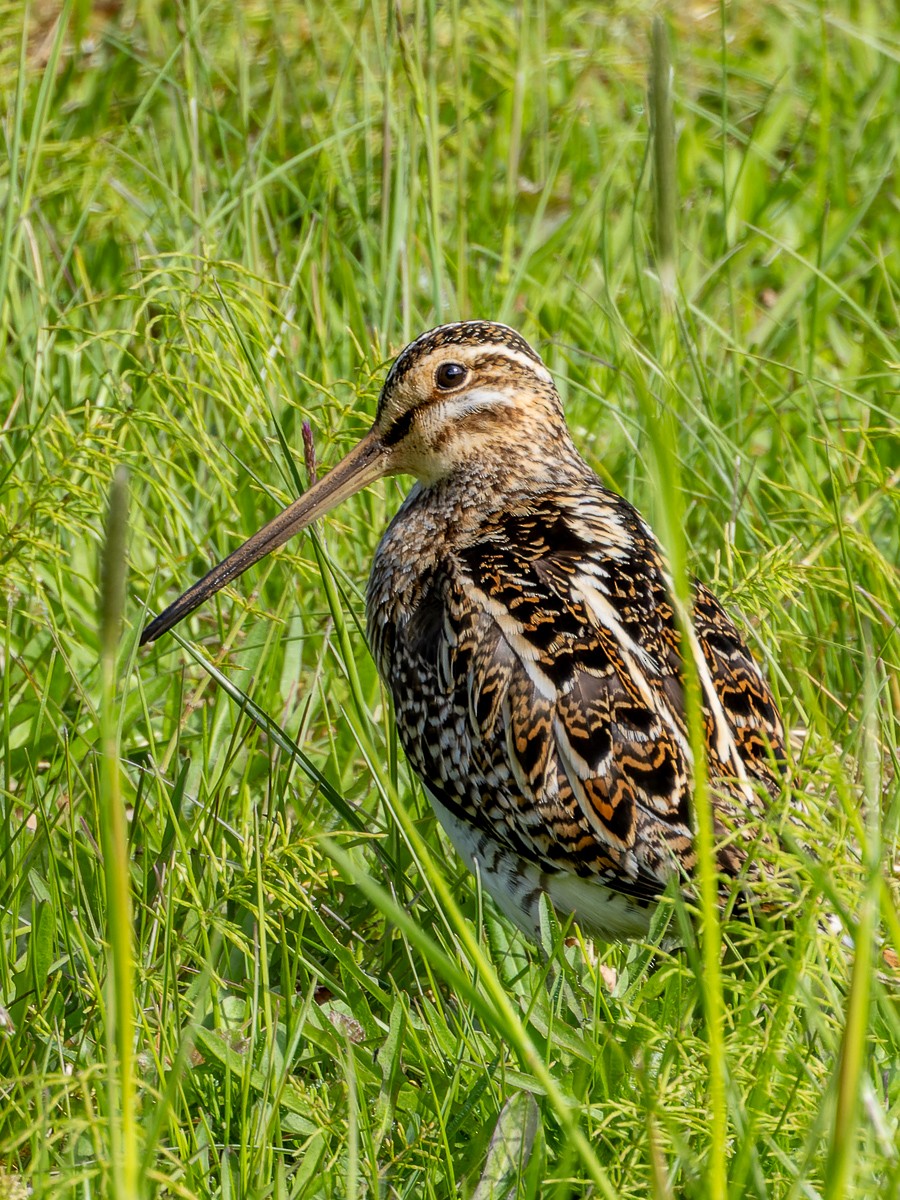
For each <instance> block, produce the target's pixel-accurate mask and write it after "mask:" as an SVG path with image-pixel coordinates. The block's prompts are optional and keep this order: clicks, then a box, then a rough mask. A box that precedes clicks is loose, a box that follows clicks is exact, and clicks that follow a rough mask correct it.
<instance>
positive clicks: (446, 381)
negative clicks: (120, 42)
mask: <svg viewBox="0 0 900 1200" xmlns="http://www.w3.org/2000/svg"><path fill="white" fill-rule="evenodd" d="M466 375H468V371H467V370H466V368H465V367H464V366H463V365H462V363H455V362H445V363H441V365H440V366H439V367H438V369H437V370H436V371H435V373H434V381H435V383H436V384H437V385H438V387H439V388H444V390H446V391H449V390H450V389H451V388H455V387H459V385H460V384H461V383H462V381H463V380H464V379H465V377H466Z"/></svg>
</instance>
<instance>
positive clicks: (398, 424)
mask: <svg viewBox="0 0 900 1200" xmlns="http://www.w3.org/2000/svg"><path fill="white" fill-rule="evenodd" d="M418 411H419V410H418V409H417V408H411V409H409V411H408V412H405V413H404V414H403V416H402V417H398V418H397V420H396V421H395V422H394V423H393V425H392V426H391V427H390V429H389V430H388V431H387V433H386V434H385V435H384V437H383V438H382V439H381V440H382V441H383V443H384V444H385V446H396V445H397V443H398V442H402V441H403V439H404V438H405V437H406V435H407V434H408V433H409V430H410V427H411V425H412V423H413V417H414V416H415V415H416V413H417V412H418Z"/></svg>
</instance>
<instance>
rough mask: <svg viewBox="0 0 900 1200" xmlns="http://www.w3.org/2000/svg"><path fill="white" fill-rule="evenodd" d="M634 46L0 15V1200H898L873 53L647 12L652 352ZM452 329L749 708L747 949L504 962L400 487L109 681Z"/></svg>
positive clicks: (789, 8)
mask: <svg viewBox="0 0 900 1200" xmlns="http://www.w3.org/2000/svg"><path fill="white" fill-rule="evenodd" d="M656 11H657V6H654V5H651V4H650V3H637V4H635V3H624V2H623V3H609V4H599V5H598V4H588V3H575V4H572V3H569V2H567V0H523V3H521V4H517V5H509V4H504V3H501V2H500V0H475V2H473V3H466V4H463V3H460V2H459V0H452V2H449V3H445V4H444V3H442V4H439V3H437V2H436V0H403V3H400V4H398V5H396V6H395V5H393V4H389V5H380V4H372V3H368V2H360V0H327V2H325V0H323V2H322V3H312V4H293V3H283V4H266V3H263V2H261V0H247V2H246V3H240V4H226V3H224V0H210V2H208V3H205V4H203V3H200V2H199V0H182V2H180V3H165V2H157V0H141V2H140V3H138V2H137V0H126V3H124V4H119V3H109V4H106V5H99V6H95V7H93V8H92V7H91V6H90V5H88V4H85V3H80V2H79V3H73V2H71V0H69V2H67V3H65V4H64V5H63V6H62V17H61V19H60V21H59V22H56V21H55V17H56V11H55V7H54V6H51V5H48V4H42V3H35V4H33V5H31V6H30V8H29V10H28V11H27V12H26V10H25V8H24V7H23V6H22V5H21V4H20V3H17V2H14V3H4V4H0V129H2V138H3V149H4V153H3V156H2V162H0V198H2V199H0V561H2V570H3V580H2V585H3V586H2V593H0V603H2V609H0V612H2V616H0V670H2V684H0V686H2V710H0V1001H2V1004H3V1006H4V1007H3V1009H2V1010H0V1197H5V1196H22V1195H25V1194H26V1189H27V1188H31V1189H33V1191H34V1194H35V1195H36V1196H54V1197H55V1196H68V1195H73V1196H74V1195H76V1194H78V1195H79V1196H83V1197H93V1196H118V1197H126V1196H127V1197H129V1200H130V1197H133V1196H154V1195H157V1196H173V1197H174V1196H178V1197H194V1196H197V1197H207V1196H209V1197H222V1198H223V1200H226V1198H228V1197H248V1198H249V1197H253V1198H257V1197H258V1198H263V1197H269V1196H273V1197H279V1198H280V1197H291V1198H296V1200H312V1198H318V1197H323V1198H324V1197H328V1198H332V1197H333V1198H335V1200H355V1198H357V1197H385V1198H395V1197H396V1198H400V1197H404V1198H409V1200H420V1198H421V1200H441V1198H445V1197H448V1198H449V1197H457V1196H461V1197H466V1198H473V1200H489V1198H493V1200H500V1198H501V1197H508V1196H509V1197H512V1196H515V1197H522V1198H525V1197H533V1198H536V1197H541V1198H546V1200H564V1198H569V1197H571V1198H572V1200H574V1198H576V1197H587V1196H606V1197H622V1198H630V1197H633V1198H634V1200H638V1198H640V1200H644V1198H645V1197H648V1196H652V1197H655V1198H657V1200H662V1198H665V1197H691V1198H697V1200H700V1198H701V1197H702V1198H704V1200H705V1198H707V1197H712V1198H714V1200H725V1198H726V1197H728V1198H730V1200H738V1198H740V1197H753V1198H756V1200H774V1198H776V1197H777V1198H785V1200H787V1198H792V1200H793V1198H795V1197H796V1198H800V1197H803V1198H818V1197H823V1198H829V1200H837V1198H838V1197H848V1198H849V1197H857V1198H859V1200H873V1198H874V1197H894V1196H898V1195H900V1149H898V1128H900V1007H898V985H897V982H896V977H895V976H893V975H892V972H891V968H890V964H889V962H888V961H886V958H885V950H887V951H888V954H887V958H888V959H889V958H890V953H889V952H890V950H891V948H893V949H894V950H896V949H898V948H900V916H898V895H900V889H898V878H897V870H896V863H897V846H898V819H900V785H898V770H897V767H898V754H897V729H898V725H897V715H898V711H900V683H898V680H900V674H898V662H900V641H898V631H897V622H898V613H900V602H898V600H900V586H898V574H897V567H898V562H900V532H898V530H900V512H898V486H897V485H898V479H900V441H898V436H897V413H898V409H900V404H898V382H900V346H898V334H900V260H898V240H900V237H898V235H900V200H898V190H897V166H898V155H900V120H898V117H897V114H898V112H900V22H898V20H897V17H896V14H895V13H894V11H893V6H892V5H890V4H883V3H878V2H877V0H854V2H853V3H852V4H847V5H841V6H831V7H829V6H827V5H822V4H815V3H812V0H809V2H806V0H774V2H771V3H760V4H757V5H740V6H739V5H728V4H722V5H721V6H716V5H708V6H704V5H700V4H693V3H691V4H678V5H673V6H672V11H671V12H670V13H668V14H666V28H667V30H668V39H669V43H670V45H671V52H672V59H673V64H674V76H673V92H672V97H673V98H672V104H673V113H674V129H675V137H676V143H675V158H674V178H673V179H672V180H670V181H669V183H668V184H667V187H668V189H669V190H668V196H669V198H670V199H672V198H674V197H676V196H677V203H676V205H675V208H676V215H677V230H676V234H675V240H674V245H673V250H672V254H671V263H672V274H673V279H674V291H673V299H672V301H671V303H669V302H667V301H666V300H665V297H664V295H663V292H662V289H661V286H660V279H659V272H658V270H657V260H656V257H655V255H654V245H655V244H656V242H655V239H656V233H655V230H656V225H655V217H654V211H655V210H654V171H653V158H652V155H651V143H650V123H649V117H648V104H647V97H648V77H649V73H650V60H651V50H650V47H651V27H652V19H653V15H654V13H655V12H656ZM475 316H479V317H486V318H491V319H497V320H502V321H506V322H509V323H511V324H513V325H515V326H516V327H517V328H518V329H520V330H521V331H522V333H523V334H524V335H525V336H526V337H528V338H529V339H530V340H531V341H532V342H533V343H534V344H535V345H536V346H537V348H538V349H539V350H540V351H541V353H542V354H543V356H544V358H545V361H546V362H547V364H548V366H550V368H551V369H552V370H553V372H554V374H555V376H556V378H557V380H558V382H559V385H560V389H561V393H562V396H563V400H564V402H565V405H566V409H567V412H568V415H569V418H570V422H571V425H572V429H573V432H574V435H575V438H576V441H577V442H578V444H579V446H580V448H581V449H582V451H583V453H584V454H585V456H586V457H587V458H588V460H589V461H590V462H591V463H592V464H593V465H594V466H595V467H596V469H597V471H598V472H599V473H600V475H601V477H602V478H603V479H604V480H605V481H607V482H608V483H609V484H610V485H611V486H614V487H615V488H617V489H618V490H620V491H621V492H623V493H624V494H625V495H627V496H628V497H629V498H630V499H631V500H633V501H634V502H635V503H636V504H637V505H638V506H639V507H640V508H641V509H642V511H643V512H644V513H645V514H646V515H647V516H648V518H650V519H651V521H652V522H653V523H654V524H655V525H656V526H657V528H658V529H659V530H660V533H661V534H662V536H663V537H664V539H665V540H666V543H667V545H668V547H669V550H670V552H672V553H673V554H674V555H675V557H676V558H678V557H679V556H680V553H681V549H682V548H683V547H686V548H687V555H688V563H689V566H690V569H691V570H692V571H696V573H697V574H698V575H699V576H700V577H701V578H703V579H704V580H706V581H707V582H708V583H710V584H711V585H712V586H713V587H714V588H715V589H716V590H717V591H718V592H719V594H720V595H721V596H722V598H723V599H724V600H725V601H726V603H727V605H728V607H729V608H730V610H731V611H732V612H733V613H734V614H736V615H737V616H738V617H739V619H740V621H741V622H742V625H743V627H744V628H745V630H746V631H747V636H748V638H749V640H750V642H751V644H752V646H753V649H754V652H755V653H756V654H757V656H758V657H759V659H760V661H761V662H762V663H763V664H764V665H765V669H766V672H767V674H768V678H769V679H770V681H771V684H772V687H773V689H774V691H775V693H776V695H777V698H778V701H779V703H780V705H781V709H782V712H783V713H784V716H785V720H786V723H787V725H788V727H789V728H790V730H791V767H790V778H789V780H788V781H787V783H786V786H785V793H784V796H783V797H782V798H781V799H780V801H779V802H778V803H777V804H776V806H775V809H774V811H773V815H772V826H773V829H775V830H777V831H778V832H780V833H781V834H783V837H782V839H781V842H780V846H779V848H778V849H777V850H773V851H772V852H771V853H772V858H773V861H772V864H771V870H772V873H773V877H774V882H773V885H772V886H773V889H774V890H773V895H776V896H777V898H778V899H777V903H776V904H774V905H771V906H769V909H768V910H760V911H759V912H754V913H750V914H749V915H745V916H743V917H740V918H739V917H737V916H735V915H732V914H730V913H726V914H725V916H724V918H723V920H722V922H721V924H720V923H719V921H718V920H717V919H713V918H712V916H711V914H710V913H708V912H701V913H700V915H699V917H697V919H695V920H693V921H692V920H691V919H690V912H689V911H688V910H689V908H690V905H685V904H684V903H681V902H678V903H676V902H675V901H674V900H672V899H671V898H670V901H669V902H668V903H667V904H666V905H665V906H664V912H663V916H662V919H661V921H660V923H659V927H658V928H656V929H655V930H654V937H653V938H652V939H651V941H650V942H649V943H648V944H647V945H634V946H619V945H617V946H603V945H597V946H593V947H592V946H590V945H589V944H586V943H585V942H584V940H583V939H582V938H581V937H580V936H579V935H578V933H577V931H567V930H566V929H560V927H559V925H558V923H557V922H556V920H555V918H554V916H553V914H552V913H550V912H549V911H548V912H547V914H546V915H547V920H546V929H545V937H544V945H543V946H542V947H540V948H537V949H535V948H531V947H528V946H527V945H525V944H524V943H523V942H522V941H521V940H520V939H519V938H518V937H517V936H515V935H514V934H513V932H512V930H511V929H510V928H509V927H508V926H507V925H506V924H505V923H504V922H503V921H502V920H500V919H499V918H498V917H497V916H496V914H495V913H494V911H493V909H492V908H491V905H490V903H489V902H488V901H487V900H486V899H485V898H483V897H482V895H481V893H480V890H479V888H478V885H477V881H476V880H474V879H473V878H472V877H471V876H470V875H469V874H468V872H467V871H466V870H465V868H464V867H463V866H462V865H461V863H460V862H459V861H458V860H457V859H456V858H455V856H454V855H453V854H452V852H451V851H450V850H449V847H448V845H447V843H446V841H445V839H444V838H443V835H442V833H441V831H440V829H439V827H438V826H437V824H436V822H435V820H434V818H433V816H432V814H431V811H430V808H429V806H428V802H427V799H426V798H425V797H424V796H423V794H422V790H421V787H420V786H419V784H418V783H417V782H416V781H415V779H414V778H413V777H412V775H411V773H410V771H409V769H408V768H407V766H406V764H405V762H404V760H403V756H402V753H401V752H400V750H399V747H398V743H397V737H396V731H395V727H394V724H393V720H392V716H391V711H390V707H389V704H388V702H387V699H386V696H385V694H384V692H383V690H382V688H381V686H380V684H379V681H378V678H377V675H376V672H375V669H374V667H373V664H372V662H371V659H370V658H369V655H368V652H367V649H366V645H365V639H364V636H363V631H362V619H363V589H364V585H365V580H366V576H367V570H368V564H369V562H370V560H371V557H372V554H373V551H374V548H375V545H376V543H377V539H378V537H379V534H380V531H381V530H382V528H383V527H384V525H385V523H386V522H387V520H388V519H389V517H390V515H391V514H392V512H393V511H394V510H395V509H396V507H397V505H398V503H399V501H400V499H401V497H402V495H403V493H404V491H405V489H406V488H407V487H408V485H409V481H408V480H398V481H391V482H389V483H387V484H384V485H379V486H377V487H374V488H372V489H371V490H369V491H368V492H367V493H365V494H362V495H360V496H358V497H356V498H354V499H353V500H351V501H350V502H348V503H347V504H345V505H344V506H343V507H342V508H341V509H340V510H338V511H337V512H336V513H334V514H333V515H332V516H331V517H330V518H328V519H327V520H326V521H325V522H323V523H322V524H321V527H320V528H318V530H317V531H315V533H314V534H312V535H310V536H308V537H302V538H299V539H297V541H296V542H295V543H291V544H289V545H288V546H286V547H285V548H284V549H283V550H281V551H280V552H279V553H278V554H277V555H274V556H273V557H272V558H270V559H269V560H267V561H266V562H265V563H264V564H261V565H260V566H259V567H257V568H255V569H254V570H253V571H252V572H251V573H250V574H248V575H247V576H246V577H245V578H244V579H242V580H241V581H239V583H238V584H237V585H235V586H233V587H231V588H229V589H227V590H226V591H225V592H223V593H222V594H220V596H219V597H217V599H216V601H215V602H214V603H212V604H210V605H209V606H208V607H207V608H205V609H204V610H202V611H200V612H198V613H197V614H196V615H195V616H193V617H192V618H191V619H190V621H189V622H188V623H187V624H186V625H185V626H184V627H182V628H181V629H180V631H179V633H178V636H177V637H175V636H168V637H166V638H164V639H162V640H161V641H159V642H158V643H156V644H154V645H152V646H151V647H148V648H146V649H144V650H138V648H137V636H138V634H139V631H140V629H141V626H142V624H143V623H144V621H145V619H146V615H147V613H148V612H156V611H159V610H160V609H161V608H162V607H163V606H164V605H165V604H166V603H167V602H168V601H169V600H171V599H173V598H174V597H175V595H176V594H177V593H178V592H179V591H181V590H182V589H183V587H185V586H187V584H188V583H190V582H192V581H193V580H194V579H195V578H197V577H198V576H199V575H200V574H202V573H203V572H204V571H205V570H206V569H207V568H208V567H209V565H210V564H211V563H212V562H214V561H218V560H219V559H220V558H222V557H224V555H225V554H226V553H227V552H228V551H230V550H231V549H233V548H234V547H235V546H237V545H238V544H239V542H240V541H242V540H243V539H244V538H245V537H247V536H249V535H250V534H251V533H252V532H254V531H255V529H256V528H257V527H258V526H259V525H260V524H261V523H262V522H263V521H264V520H266V519H268V518H269V517H270V516H272V515H274V513H275V512H276V511H277V510H278V508H279V507H280V506H281V505H282V504H284V503H285V502H286V501H287V500H289V499H290V498H291V497H293V496H294V495H295V494H297V492H298V491H299V490H300V489H302V488H303V487H304V486H305V484H306V479H307V466H308V464H305V462H304V454H303V436H302V434H303V425H304V422H308V423H309V426H310V428H311V430H312V432H313V442H314V446H315V453H316V457H317V459H318V463H319V464H320V466H321V467H326V466H328V465H330V464H331V463H333V462H335V461H336V460H337V458H338V457H339V456H340V455H341V454H343V453H344V452H345V451H346V450H347V449H348V448H349V447H350V445H351V444H352V443H353V441H354V440H355V439H356V438H357V437H358V436H359V435H360V434H361V433H362V432H363V431H364V430H365V429H366V428H367V427H368V424H369V422H370V420H371V417H372V415H373V413H374V406H375V401H376V397H377V392H378V388H379V386H380V381H381V380H382V378H383V374H384V370H385V366H386V363H387V362H388V361H389V360H390V358H391V356H392V355H393V354H394V353H395V352H396V351H397V350H399V349H400V348H401V347H402V346H403V345H404V344H405V343H406V342H407V341H408V340H410V339H411V338H412V337H414V336H415V335H416V334H418V333H419V332H421V331H422V330H424V329H426V328H428V327H429V326H431V325H434V324H437V323H439V322H440V321H442V320H448V319H455V318H459V317H475ZM120 467H121V468H125V469H126V471H127V496H128V525H127V529H124V528H123V526H122V523H121V520H119V521H118V524H116V523H115V522H114V523H113V527H111V529H110V532H109V533H107V509H108V504H109V498H110V494H111V489H112V494H113V496H114V497H117V499H116V500H115V511H116V513H118V515H119V518H121V517H122V515H123V513H124V505H125V496H126V484H125V482H124V480H123V477H122V475H121V473H120V474H119V476H118V479H119V482H118V484H117V486H116V487H115V488H114V489H113V479H114V476H115V475H116V471H117V468H120ZM104 545H106V547H107V549H106V555H107V564H108V569H107V572H106V580H107V586H106V601H105V609H104V603H101V593H100V583H99V580H100V566H99V564H100V559H101V553H102V550H103V547H104ZM117 546H119V547H121V549H117V548H116V547H117ZM125 559H127V582H126V583H125V584H124V588H125V606H124V619H123V623H122V629H121V636H120V637H119V636H118V629H117V622H116V618H115V613H114V611H113V607H114V602H115V595H116V592H117V589H118V587H119V585H118V584H117V582H116V581H117V578H118V576H119V574H120V571H119V568H120V567H121V565H122V563H123V561H124V560H125ZM104 611H105V616H104ZM800 797H802V798H803V802H804V804H805V806H806V810H807V813H806V817H805V825H806V829H805V830H804V831H803V832H802V835H801V834H798V833H796V832H795V830H794V827H793V826H792V825H790V824H788V823H786V822H785V813H786V811H787V810H788V809H789V808H791V807H795V806H796V804H797V803H798V801H799V798H800ZM773 910H774V911H773ZM825 914H832V915H833V916H834V918H835V920H834V921H833V922H831V924H830V925H829V924H828V923H826V922H824V920H823V918H824V916H825ZM667 921H670V924H669V932H670V933H671V932H672V931H675V932H676V933H677V936H676V937H675V938H672V937H669V938H666V939H663V933H664V928H663V926H664V925H665V924H666V922H667ZM567 932H568V933H569V934H570V936H568V937H566V936H564V935H565V934H566V933H567ZM660 942H662V944H661V945H660V944H659V943H660ZM711 963H712V964H713V967H714V969H713V970H712V972H710V970H709V966H710V964H711Z"/></svg>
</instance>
